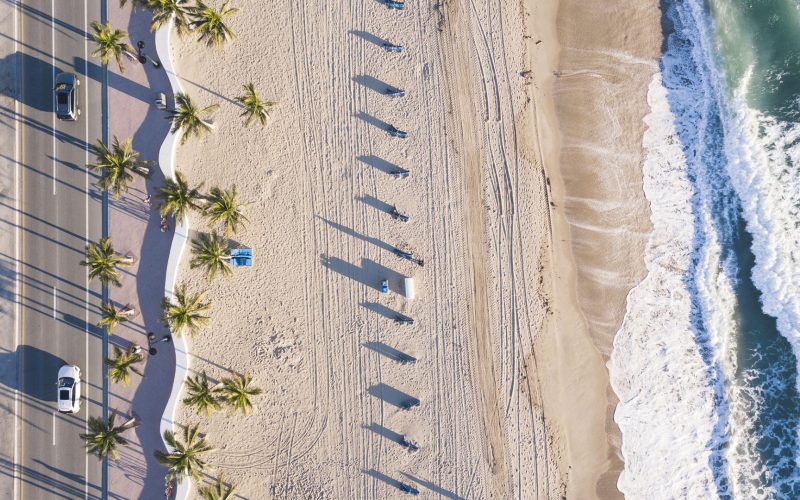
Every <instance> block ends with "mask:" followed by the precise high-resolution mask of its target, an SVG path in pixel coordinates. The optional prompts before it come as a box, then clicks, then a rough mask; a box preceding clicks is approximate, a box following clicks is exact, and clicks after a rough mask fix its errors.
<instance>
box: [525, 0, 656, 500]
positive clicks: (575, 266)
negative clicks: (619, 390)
mask: <svg viewBox="0 0 800 500" xmlns="http://www.w3.org/2000/svg"><path fill="white" fill-rule="evenodd" d="M659 20H660V11H659V7H658V4H657V3H656V2H652V1H648V2H629V1H625V0H604V1H602V2H593V3H592V2H590V3H587V2H583V1H579V0H561V2H560V5H559V8H558V13H557V15H556V23H555V24H556V27H557V33H558V41H559V43H560V45H561V47H560V51H559V56H558V62H557V67H556V72H555V74H554V76H555V78H554V81H553V86H552V88H553V96H554V99H553V100H551V101H545V102H552V103H554V104H555V114H556V117H557V121H558V131H559V132H560V137H559V138H558V139H554V140H551V141H549V142H548V144H550V145H552V144H554V143H555V142H557V143H558V148H559V151H558V152H557V153H555V154H549V153H548V154H547V155H545V156H546V157H553V156H556V157H558V158H559V161H558V164H557V168H550V166H551V165H547V166H548V169H547V170H548V174H550V175H551V186H552V201H553V203H554V204H555V208H554V216H553V226H554V237H553V255H554V267H553V269H554V282H553V294H554V304H555V308H554V312H555V317H554V322H553V323H552V327H553V329H554V335H545V336H543V337H542V339H543V342H542V345H541V349H542V352H543V355H544V356H545V357H547V358H548V359H555V360H558V362H557V363H553V364H552V365H551V366H547V367H546V369H545V374H544V376H543V380H544V381H545V387H544V390H545V408H546V412H545V413H546V416H547V417H550V415H551V413H558V414H560V415H561V416H562V423H563V425H564V426H563V428H562V430H563V432H564V436H565V440H566V443H565V448H566V453H567V457H568V458H567V462H569V464H570V465H571V467H572V469H571V471H570V476H569V477H568V478H567V484H568V489H569V491H570V492H571V494H573V495H574V498H593V497H601V498H619V497H621V494H620V493H619V491H618V490H617V487H616V483H617V479H618V477H619V473H620V471H621V468H622V461H621V459H620V455H619V445H620V436H619V429H618V428H617V426H616V424H615V422H614V421H613V412H614V409H615V407H616V404H617V401H618V400H617V398H616V395H615V394H614V393H613V391H612V390H611V387H610V385H609V383H608V373H607V369H606V367H605V363H606V362H607V361H608V356H609V354H610V352H611V348H612V342H613V337H614V335H615V334H616V332H617V330H618V329H619V327H620V324H621V322H622V319H623V316H624V313H625V300H626V296H627V294H628V292H629V291H630V290H631V289H632V288H633V287H634V286H635V285H636V284H638V282H639V281H640V280H641V279H642V277H644V274H645V268H644V245H645V242H646V239H647V236H648V234H649V232H650V222H649V216H650V211H649V207H648V204H647V200H646V199H645V197H644V192H643V189H642V171H641V165H642V161H643V152H642V135H643V132H644V123H643V122H642V118H643V117H644V116H645V114H646V113H647V112H648V107H647V100H646V94H647V86H648V84H649V83H650V81H651V79H652V75H653V74H654V73H655V72H656V71H657V69H658V68H657V64H656V58H657V57H658V55H659V50H660V44H661V29H660V25H659ZM550 382H552V384H553V385H550ZM564 387H571V388H573V390H571V391H563V388H564ZM576 407H582V408H583V410H585V411H584V412H580V413H579V412H575V411H574V409H575V408H576ZM598 410H599V411H598Z"/></svg>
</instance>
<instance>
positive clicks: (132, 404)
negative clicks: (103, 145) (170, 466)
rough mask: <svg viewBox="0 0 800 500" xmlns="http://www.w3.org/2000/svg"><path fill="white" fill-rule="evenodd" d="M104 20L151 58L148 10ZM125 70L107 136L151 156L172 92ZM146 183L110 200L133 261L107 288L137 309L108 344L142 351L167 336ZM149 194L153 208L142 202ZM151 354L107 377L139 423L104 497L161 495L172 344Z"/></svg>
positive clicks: (168, 236) (112, 89)
mask: <svg viewBox="0 0 800 500" xmlns="http://www.w3.org/2000/svg"><path fill="white" fill-rule="evenodd" d="M108 8H109V13H108V16H109V20H110V21H111V25H112V26H113V27H114V28H117V29H122V30H126V31H128V33H129V36H130V43H131V45H132V46H133V47H134V48H136V43H137V42H138V41H139V40H143V41H144V42H145V49H144V51H145V53H146V54H147V55H149V56H151V57H153V58H156V53H155V41H154V35H153V33H151V32H150V29H149V23H150V15H149V12H148V11H146V10H144V9H142V8H138V9H137V10H136V11H135V12H133V13H132V12H131V9H130V5H128V6H127V7H125V8H122V9H120V7H119V3H118V2H109V5H108ZM124 66H125V73H124V74H121V73H120V72H119V69H118V68H117V67H116V65H115V64H114V63H112V64H111V65H109V73H108V87H109V90H108V129H109V130H108V141H109V142H110V141H111V140H112V139H113V137H114V136H115V135H116V136H117V137H119V139H120V140H125V139H126V138H128V137H133V147H134V149H135V150H137V151H139V152H140V157H139V158H140V159H143V160H157V159H158V151H159V148H160V147H161V143H162V142H163V140H164V138H165V136H166V134H167V132H168V130H169V124H168V122H167V120H165V119H164V112H163V111H161V110H158V109H157V108H156V107H155V104H154V101H155V97H156V94H157V93H158V92H164V93H165V94H167V95H169V94H170V87H169V82H168V80H167V77H166V75H165V74H164V72H163V70H162V69H156V68H154V67H153V66H152V65H151V64H150V63H149V62H148V63H146V64H145V65H142V64H139V63H138V62H137V61H131V60H128V59H127V58H125V61H124ZM151 173H152V177H151V178H150V179H149V180H148V181H147V182H145V181H144V180H142V179H137V180H136V181H135V182H134V183H133V184H131V185H130V187H129V192H128V194H126V195H123V196H122V197H121V198H120V199H119V200H116V199H114V198H113V197H111V198H110V199H109V233H110V235H111V238H112V241H113V242H114V246H115V248H116V249H117V251H118V252H120V253H123V254H124V253H127V252H130V253H132V254H133V255H134V256H135V257H136V264H135V265H134V266H132V267H130V268H126V269H125V270H124V272H123V278H122V287H121V288H115V287H112V288H111V290H110V298H111V299H112V300H113V301H114V302H116V303H117V304H120V305H125V304H130V305H131V306H133V307H134V308H135V309H136V311H137V312H138V313H139V314H138V315H137V316H136V317H135V318H133V319H132V320H131V321H129V322H128V323H123V324H121V325H119V326H117V328H116V329H115V330H114V335H112V336H111V338H110V339H109V343H110V345H111V346H113V345H119V346H121V347H122V348H126V347H127V346H128V345H129V344H130V343H131V342H133V343H136V344H139V345H141V346H142V347H144V348H145V350H146V348H147V333H148V332H153V333H155V334H156V335H157V338H158V339H161V338H162V336H163V335H165V334H167V333H169V332H168V330H167V329H166V328H165V327H164V326H163V325H162V324H161V322H160V317H161V298H162V297H163V295H164V279H165V274H166V267H167V258H168V257H169V249H170V243H171V241H172V234H173V232H172V229H173V228H170V231H169V232H168V233H162V232H161V230H160V228H159V219H160V218H159V215H158V212H157V210H156V208H155V205H156V204H157V201H156V196H155V193H156V187H157V186H160V185H161V184H162V183H163V176H162V175H161V171H160V170H159V168H158V167H157V166H153V167H152V168H151ZM147 194H150V195H151V196H152V204H153V206H152V208H151V207H149V206H148V205H147V204H146V203H145V202H144V198H145V196H146V195H147ZM156 348H157V350H158V354H157V355H156V356H146V359H145V362H144V363H143V364H142V365H143V366H142V368H143V371H144V377H139V376H138V375H136V374H133V375H132V381H131V384H130V386H128V387H125V386H123V385H121V384H114V383H110V382H109V411H115V410H116V411H117V412H118V413H119V414H121V415H122V416H126V417H129V416H132V415H135V416H136V418H137V419H138V420H139V421H140V423H141V425H140V426H139V427H137V428H136V429H135V433H134V432H130V433H129V436H128V438H129V439H130V441H131V444H130V445H129V446H125V447H122V449H121V450H120V458H119V460H118V461H117V462H114V461H109V468H108V478H109V481H108V496H109V498H125V499H128V498H163V491H164V475H165V474H166V469H165V468H164V467H162V466H160V465H159V464H158V463H157V462H156V461H155V458H154V457H153V450H155V449H159V448H160V449H163V444H162V441H161V437H160V435H159V423H160V420H161V415H162V413H163V411H164V407H165V405H166V402H167V399H168V397H169V393H170V389H171V388H172V379H173V374H174V372H175V352H174V349H173V347H172V344H166V343H159V344H158V345H157V346H156Z"/></svg>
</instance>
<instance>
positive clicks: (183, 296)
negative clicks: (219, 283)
mask: <svg viewBox="0 0 800 500" xmlns="http://www.w3.org/2000/svg"><path fill="white" fill-rule="evenodd" d="M174 295H175V298H174V300H169V299H167V298H166V297H165V298H164V299H163V300H162V302H161V308H162V311H163V312H162V315H161V321H163V322H164V323H165V324H166V325H167V326H168V327H169V328H170V330H171V331H172V332H173V333H175V334H176V335H181V334H182V333H183V331H184V330H188V331H189V334H190V335H192V336H194V335H195V334H196V333H197V331H198V330H199V329H200V327H201V326H203V325H204V324H206V323H207V322H208V320H209V319H210V318H209V316H205V315H204V314H203V313H204V312H205V311H207V310H209V309H210V308H211V304H209V303H208V302H202V299H203V295H205V292H197V293H194V294H191V295H189V294H187V293H186V286H185V285H179V286H177V287H176V288H175V294H174Z"/></svg>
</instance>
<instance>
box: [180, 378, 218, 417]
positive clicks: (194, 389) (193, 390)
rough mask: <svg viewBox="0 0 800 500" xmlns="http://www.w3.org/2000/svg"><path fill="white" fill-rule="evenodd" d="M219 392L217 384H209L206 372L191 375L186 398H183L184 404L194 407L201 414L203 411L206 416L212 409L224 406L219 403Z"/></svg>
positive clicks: (187, 383) (187, 382)
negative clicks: (217, 393)
mask: <svg viewBox="0 0 800 500" xmlns="http://www.w3.org/2000/svg"><path fill="white" fill-rule="evenodd" d="M216 392H218V388H217V386H213V387H212V386H210V385H209V384H208V377H207V376H206V372H203V373H201V374H200V375H198V376H197V377H194V378H192V377H189V378H187V379H186V393H187V396H188V397H186V398H184V399H183V404H185V405H187V406H191V407H194V408H195V409H196V410H197V414H198V415H199V414H200V413H201V412H202V413H205V414H206V416H208V415H211V410H219V409H220V408H222V406H220V404H219V398H218V397H217V395H216V394H215V393H216Z"/></svg>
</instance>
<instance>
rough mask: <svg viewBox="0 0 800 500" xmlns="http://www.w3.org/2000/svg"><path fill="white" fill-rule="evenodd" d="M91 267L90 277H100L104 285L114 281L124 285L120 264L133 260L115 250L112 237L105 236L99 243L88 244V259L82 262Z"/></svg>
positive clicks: (128, 263) (118, 284) (126, 263)
mask: <svg viewBox="0 0 800 500" xmlns="http://www.w3.org/2000/svg"><path fill="white" fill-rule="evenodd" d="M80 264H81V265H82V266H87V267H88V268H89V279H95V278H97V279H99V280H100V282H101V283H103V284H104V285H108V284H109V283H113V284H115V285H116V286H122V283H121V282H120V281H119V271H118V270H117V267H118V266H125V265H130V264H131V261H130V260H129V259H128V258H126V257H122V256H120V255H117V254H116V252H114V246H113V245H112V243H111V238H110V237H108V236H104V237H103V238H101V239H100V241H99V242H97V243H91V244H89V245H86V260H83V261H81V262H80Z"/></svg>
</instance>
